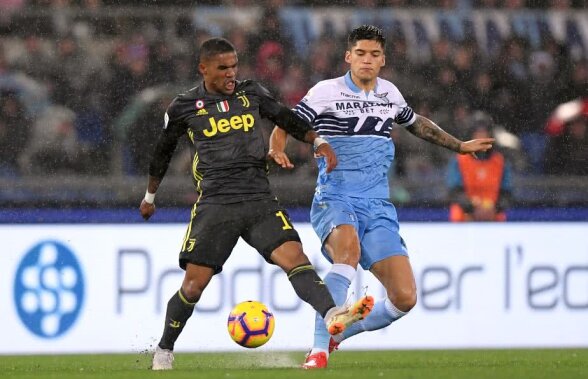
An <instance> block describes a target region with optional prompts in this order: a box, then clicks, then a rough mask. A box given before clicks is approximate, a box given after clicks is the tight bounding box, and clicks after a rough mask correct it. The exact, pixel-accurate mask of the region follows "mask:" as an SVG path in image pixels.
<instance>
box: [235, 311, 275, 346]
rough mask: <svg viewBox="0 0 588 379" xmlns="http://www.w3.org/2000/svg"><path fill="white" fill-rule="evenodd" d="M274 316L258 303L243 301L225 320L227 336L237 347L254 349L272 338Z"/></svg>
mask: <svg viewBox="0 0 588 379" xmlns="http://www.w3.org/2000/svg"><path fill="white" fill-rule="evenodd" d="M275 325H276V322H275V320H274V315H273V314H272V313H271V312H270V311H269V310H268V309H267V307H266V306H265V305H264V304H263V303H260V302H259V301H252V300H249V301H244V302H242V303H239V304H237V305H236V306H235V308H233V310H232V311H231V313H230V314H229V319H228V320H227V329H228V331H229V335H230V336H231V338H232V339H233V341H235V342H236V343H238V344H239V345H241V346H243V347H247V348H255V347H259V346H261V345H263V344H265V343H266V342H267V341H269V340H270V338H272V334H273V333H274V327H275Z"/></svg>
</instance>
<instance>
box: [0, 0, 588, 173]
mask: <svg viewBox="0 0 588 379" xmlns="http://www.w3.org/2000/svg"><path fill="white" fill-rule="evenodd" d="M115 3H116V4H118V5H137V4H141V3H144V2H139V1H118V0H117V1H106V0H102V1H100V0H78V1H73V0H72V1H68V0H52V1H51V0H20V1H19V0H13V1H0V8H3V9H4V10H5V12H4V13H3V16H2V17H0V19H1V20H0V30H1V33H0V175H11V176H21V175H22V176H24V175H52V174H55V173H68V174H75V175H118V174H121V173H122V174H125V175H144V174H145V173H146V170H147V164H148V161H149V156H150V152H151V149H152V148H153V145H154V143H155V140H156V136H157V133H158V132H159V130H160V128H161V127H162V122H163V114H164V112H165V109H166V107H167V105H168V104H169V102H170V101H171V99H172V98H173V96H174V94H175V93H178V92H180V91H181V90H183V89H188V88H191V87H192V86H194V85H195V84H196V83H197V82H198V80H199V75H198V72H197V62H196V58H195V57H196V56H197V49H198V46H199V45H200V43H201V42H202V41H203V40H205V39H206V38H208V37H210V36H211V32H210V31H209V30H205V29H199V28H198V27H197V26H196V27H194V26H193V25H192V24H191V22H190V20H189V19H187V20H179V21H178V25H176V27H174V29H173V31H174V32H173V33H171V34H170V32H169V29H165V28H162V27H161V25H158V24H157V23H153V22H151V21H149V19H145V20H142V19H141V18H138V19H137V20H135V21H134V22H133V23H132V24H131V25H128V24H127V25H126V27H122V28H120V29H117V31H116V32H115V33H113V34H112V35H111V36H109V37H108V38H104V37H102V38H92V34H91V33H87V31H85V30H84V29H83V28H80V27H79V25H77V27H76V28H74V27H69V26H68V24H67V22H65V24H64V25H63V26H62V29H61V30H62V33H59V35H57V36H53V37H51V38H47V37H46V36H45V35H44V34H43V32H42V28H41V29H37V28H30V29H28V30H27V28H26V27H24V26H22V25H21V29H20V30H19V32H18V33H12V32H11V30H12V29H11V27H10V26H6V25H11V24H10V12H9V11H11V10H12V11H16V10H19V9H31V7H33V6H34V7H37V6H41V5H45V6H51V7H66V8H67V7H68V6H82V7H86V8H91V9H94V8H100V7H104V6H111V5H112V4H115ZM156 3H157V2H156ZM161 3H164V2H161ZM165 3H166V4H169V5H171V4H173V5H178V6H185V5H188V3H189V4H190V5H193V4H194V2H193V1H180V0H178V1H169V2H165ZM196 3H198V4H212V3H218V2H210V1H209V2H207V1H200V2H196ZM222 3H223V5H225V6H236V7H239V6H243V7H246V6H249V5H251V4H253V3H255V4H256V5H258V4H259V2H253V1H246V0H234V1H223V2H222ZM285 3H287V4H288V5H292V4H293V5H306V6H308V5H311V6H314V5H321V6H323V5H332V4H339V5H349V4H350V2H348V1H345V2H344V1H335V2H333V1H330V2H327V1H295V2H285V1H271V0H270V1H267V4H266V7H264V8H262V9H263V10H262V16H261V17H260V23H259V25H258V28H257V30H248V29H245V28H242V27H239V26H238V25H236V26H233V27H227V28H226V30H225V31H223V36H224V37H226V38H228V39H229V40H231V41H232V42H233V43H234V45H235V46H236V48H237V50H238V51H239V54H240V55H239V58H240V62H239V66H240V67H239V70H240V73H239V77H240V78H254V79H258V80H260V81H261V82H263V83H264V84H265V85H266V86H267V87H268V88H270V89H271V90H272V92H273V93H274V94H275V95H276V96H277V97H278V98H280V99H281V100H282V101H283V102H284V103H285V104H287V105H289V106H293V105H295V104H296V103H297V102H298V101H299V100H300V99H301V98H302V97H303V96H304V94H305V93H306V91H307V90H308V89H309V88H310V87H311V86H312V85H314V84H315V83H316V82H317V81H319V80H323V79H327V78H332V77H336V76H339V75H342V74H344V73H345V71H346V64H345V62H344V60H343V54H344V51H345V47H346V44H345V37H346V36H345V35H332V34H330V33H328V32H325V33H324V34H323V35H321V36H318V38H316V39H315V40H314V41H313V42H312V44H311V45H310V46H308V53H307V54H300V53H297V50H296V49H295V48H294V41H292V38H291V36H290V33H288V32H287V31H286V30H285V27H284V25H283V24H282V22H281V19H280V17H278V13H277V11H276V7H279V6H281V5H284V4H285ZM527 3H529V4H530V6H531V7H533V8H545V9H547V10H554V9H556V10H559V9H571V8H574V7H577V8H583V7H584V6H585V5H586V4H585V2H584V1H572V0H544V1H525V0H504V1H499V0H430V1H414V0H391V1H375V0H373V1H369V0H364V1H357V2H354V4H355V5H356V6H357V4H361V5H362V6H363V7H368V8H369V7H376V6H423V5H424V6H435V7H439V8H448V7H454V8H456V7H458V8H468V7H496V8H508V9H520V8H522V7H526V6H528V5H527ZM35 9H37V8H35ZM64 9H65V8H64ZM97 20H98V19H97ZM53 22H56V21H55V20H53ZM90 24H91V25H93V24H92V22H90ZM94 24H99V21H96V22H95V23H94ZM183 24H185V25H183ZM2 25H4V27H3V26H2ZM96 27H99V25H96ZM23 30H24V32H23ZM387 37H388V46H387V52H386V54H387V65H386V67H385V68H384V69H383V71H382V72H381V76H382V77H383V78H386V79H388V80H391V81H392V82H393V83H395V84H396V85H397V87H399V89H400V90H401V91H402V93H403V94H404V95H405V97H406V99H407V101H408V103H409V104H410V105H411V106H412V107H413V109H414V110H415V111H416V112H417V113H419V114H421V115H423V116H426V117H428V118H430V119H432V120H434V121H436V122H437V123H438V124H439V125H440V126H441V127H443V128H444V129H446V130H447V131H448V132H450V133H452V134H454V135H456V136H457V137H459V138H466V137H467V134H468V130H469V129H470V127H471V125H470V123H471V121H470V118H471V115H472V114H473V113H474V112H475V111H484V112H486V113H487V114H489V115H491V117H492V119H493V120H494V123H495V135H496V137H497V139H498V141H499V146H500V147H502V148H503V149H504V150H505V151H506V156H507V157H508V159H509V160H511V161H512V162H513V167H514V170H515V172H516V173H517V174H520V175H544V174H549V175H588V149H587V148H586V147H587V141H588V135H587V133H586V128H587V125H588V116H587V115H588V109H586V110H584V108H583V107H582V106H580V108H578V107H577V106H576V108H574V109H575V111H574V112H571V111H569V110H568V111H567V113H566V112H565V111H562V112H563V113H562V112H560V113H559V114H558V113H557V112H555V110H556V109H557V108H558V106H559V105H560V104H563V103H568V102H573V101H578V99H580V100H579V101H580V102H581V103H582V104H584V102H585V101H586V100H582V99H588V62H587V60H586V56H588V55H587V54H586V52H584V54H579V55H578V54H572V53H571V52H570V50H569V49H568V46H566V45H565V44H564V43H562V42H560V41H558V40H556V39H555V38H553V37H547V38H543V40H542V41H541V44H540V46H538V47H532V46H531V45H530V44H529V43H528V41H526V40H525V39H521V38H517V37H511V38H507V39H505V40H504V41H503V42H502V44H501V46H500V48H499V49H498V50H497V52H496V53H495V54H490V55H489V54H486V53H484V52H482V50H481V48H480V47H479V46H478V44H477V43H476V41H474V40H467V39H466V40H464V41H463V42H460V43H456V42H455V41H452V40H450V39H447V38H443V36H441V37H439V38H438V39H436V40H434V41H432V43H431V47H430V53H429V54H428V57H427V59H419V60H418V61H415V60H414V59H413V58H412V57H411V55H410V54H409V53H408V44H409V42H408V41H407V40H406V39H405V38H403V37H402V36H398V35H395V34H393V33H392V32H390V34H389V35H388V36H387ZM586 48H588V47H586ZM568 108H570V107H568ZM578 109H579V110H578ZM562 114H563V116H562ZM554 117H555V118H556V119H554ZM554 123H556V124H557V127H554V126H553V125H554ZM270 127H271V125H268V128H267V131H268V133H269V131H270ZM393 138H394V140H395V141H396V142H397V159H396V164H395V167H394V170H395V173H396V175H398V176H406V177H422V176H431V175H442V174H443V173H442V171H443V170H444V167H445V166H446V164H447V161H448V160H449V159H450V154H449V152H445V151H443V150H441V149H439V148H437V147H434V146H432V145H429V144H426V143H423V142H421V141H419V140H418V139H416V138H414V137H412V136H410V135H409V134H408V133H405V132H404V131H402V130H399V129H398V128H396V129H395V130H394V133H393ZM181 148H182V149H186V148H187V144H186V145H184V146H182V147H181ZM289 153H290V155H291V157H292V160H293V162H294V163H295V165H296V166H297V172H306V173H308V174H309V175H311V174H313V170H314V163H313V162H312V154H311V152H310V149H309V148H308V146H306V145H303V144H299V143H291V144H290V145H289ZM188 169H189V160H188V159H187V158H186V157H185V155H183V154H176V159H175V161H174V163H173V165H172V170H176V171H178V172H179V171H185V170H188Z"/></svg>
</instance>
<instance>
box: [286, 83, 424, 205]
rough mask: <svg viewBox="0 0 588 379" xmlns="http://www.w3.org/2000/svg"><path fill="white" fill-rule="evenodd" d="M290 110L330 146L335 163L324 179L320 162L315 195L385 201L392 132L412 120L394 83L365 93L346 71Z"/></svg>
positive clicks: (324, 175)
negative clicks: (309, 124) (333, 152)
mask: <svg viewBox="0 0 588 379" xmlns="http://www.w3.org/2000/svg"><path fill="white" fill-rule="evenodd" d="M294 111H295V112H296V113H297V114H298V115H299V116H300V117H302V118H304V119H305V120H307V121H308V122H309V123H311V125H312V126H313V128H314V130H315V131H316V132H317V133H318V134H319V135H320V136H321V137H323V138H324V139H326V140H327V141H328V142H329V143H330V144H331V146H332V147H333V149H334V150H335V153H336V154H337V157H338V160H339V164H338V165H337V167H336V168H335V170H333V171H332V172H331V173H329V174H327V172H326V164H325V161H324V159H323V158H319V159H318V162H317V163H318V168H319V175H318V178H317V187H316V193H317V194H335V195H346V196H351V197H364V198H381V199H388V198H389V194H390V189H389V185H388V171H389V169H390V165H391V163H392V160H393V159H394V143H393V142H392V139H391V138H390V130H391V129H392V127H393V126H395V125H400V126H403V127H406V126H409V125H411V124H412V123H413V122H414V121H415V119H416V115H415V113H414V112H413V110H412V109H411V108H410V107H409V106H408V104H407V103H406V101H405V100H404V97H403V96H402V94H401V93H400V91H399V90H398V88H396V86H395V85H394V84H392V83H390V82H389V81H387V80H384V79H381V78H378V79H377V84H376V87H375V88H374V90H373V91H370V92H369V93H366V92H363V91H362V90H361V89H360V88H359V87H357V86H356V85H355V84H354V83H353V81H352V80H351V74H350V73H349V72H348V73H347V74H346V75H344V76H341V77H338V78H334V79H329V80H323V81H321V82H318V83H317V84H316V85H315V86H314V87H312V88H311V89H310V91H308V93H307V94H306V96H305V97H304V98H303V99H302V100H301V101H300V103H298V105H297V106H296V107H295V108H294Z"/></svg>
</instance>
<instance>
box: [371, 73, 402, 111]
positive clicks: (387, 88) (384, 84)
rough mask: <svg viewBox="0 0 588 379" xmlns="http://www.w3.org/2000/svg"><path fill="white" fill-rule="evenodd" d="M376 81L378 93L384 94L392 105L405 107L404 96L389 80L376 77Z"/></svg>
mask: <svg viewBox="0 0 588 379" xmlns="http://www.w3.org/2000/svg"><path fill="white" fill-rule="evenodd" d="M377 81H378V93H380V94H384V95H385V96H386V97H387V98H388V99H389V100H390V101H391V102H392V103H396V104H399V105H402V104H404V105H406V100H404V96H403V95H402V93H401V92H400V90H399V89H398V87H396V85H395V84H394V83H392V82H391V81H389V80H386V79H382V78H380V77H378V79H377Z"/></svg>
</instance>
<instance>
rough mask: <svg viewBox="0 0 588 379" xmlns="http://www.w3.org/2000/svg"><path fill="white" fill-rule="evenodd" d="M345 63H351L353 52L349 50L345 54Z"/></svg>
mask: <svg viewBox="0 0 588 379" xmlns="http://www.w3.org/2000/svg"><path fill="white" fill-rule="evenodd" d="M345 62H347V63H351V51H349V50H347V51H346V52H345Z"/></svg>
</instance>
